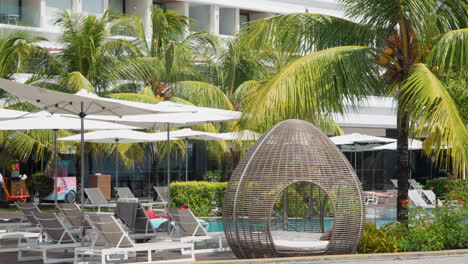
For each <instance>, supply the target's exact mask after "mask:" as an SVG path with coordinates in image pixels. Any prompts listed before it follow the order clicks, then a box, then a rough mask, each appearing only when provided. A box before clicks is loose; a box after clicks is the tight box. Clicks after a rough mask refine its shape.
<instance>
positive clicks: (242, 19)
mask: <svg viewBox="0 0 468 264" xmlns="http://www.w3.org/2000/svg"><path fill="white" fill-rule="evenodd" d="M249 21H250V15H249V14H248V13H240V14H239V26H240V28H243V27H245V26H247V22H249Z"/></svg>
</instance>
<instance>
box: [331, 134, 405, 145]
mask: <svg viewBox="0 0 468 264" xmlns="http://www.w3.org/2000/svg"><path fill="white" fill-rule="evenodd" d="M330 140H331V141H332V142H333V143H335V145H351V144H369V143H392V142H396V139H393V138H386V137H376V136H370V135H364V134H359V133H353V134H348V135H344V136H336V137H330Z"/></svg>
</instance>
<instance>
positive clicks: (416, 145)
mask: <svg viewBox="0 0 468 264" xmlns="http://www.w3.org/2000/svg"><path fill="white" fill-rule="evenodd" d="M422 145H423V142H422V141H420V140H417V139H408V149H409V150H418V149H422ZM396 149H397V143H396V142H393V143H390V144H385V145H382V146H377V147H373V148H372V149H370V150H396Z"/></svg>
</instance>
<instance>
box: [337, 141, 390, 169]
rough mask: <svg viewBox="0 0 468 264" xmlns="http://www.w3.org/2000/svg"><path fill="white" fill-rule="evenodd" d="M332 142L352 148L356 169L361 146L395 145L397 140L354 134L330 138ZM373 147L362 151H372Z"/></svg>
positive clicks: (364, 148) (363, 148)
mask: <svg viewBox="0 0 468 264" xmlns="http://www.w3.org/2000/svg"><path fill="white" fill-rule="evenodd" d="M330 140H331V141H332V142H333V143H335V145H350V146H352V149H351V152H354V168H356V162H357V150H358V145H359V144H379V143H380V144H384V143H393V142H396V139H393V138H386V137H377V136H370V135H365V134H359V133H353V134H348V135H344V136H336V137H330ZM370 148H371V147H365V146H364V147H362V146H361V147H360V150H361V151H365V150H368V149H370Z"/></svg>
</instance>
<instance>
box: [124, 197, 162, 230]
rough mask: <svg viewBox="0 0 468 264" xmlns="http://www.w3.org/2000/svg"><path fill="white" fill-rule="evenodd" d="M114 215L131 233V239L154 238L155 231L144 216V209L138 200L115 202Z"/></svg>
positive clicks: (146, 216)
mask: <svg viewBox="0 0 468 264" xmlns="http://www.w3.org/2000/svg"><path fill="white" fill-rule="evenodd" d="M115 214H116V215H117V216H118V217H119V218H120V220H122V222H123V223H124V224H125V225H126V226H127V227H128V228H129V229H130V230H131V231H132V234H131V235H130V236H131V237H132V238H134V239H136V238H149V237H154V236H156V230H155V229H154V228H153V225H152V224H151V221H150V218H149V217H148V215H147V214H146V210H145V208H144V207H143V206H142V205H141V203H139V202H138V200H121V199H119V201H118V202H117V209H116V211H115Z"/></svg>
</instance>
